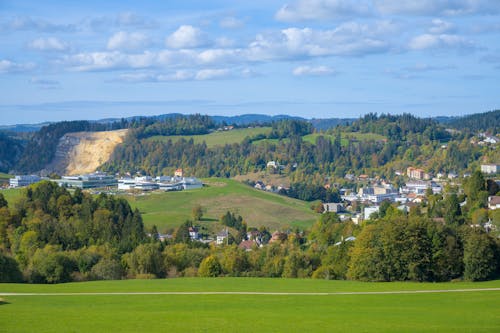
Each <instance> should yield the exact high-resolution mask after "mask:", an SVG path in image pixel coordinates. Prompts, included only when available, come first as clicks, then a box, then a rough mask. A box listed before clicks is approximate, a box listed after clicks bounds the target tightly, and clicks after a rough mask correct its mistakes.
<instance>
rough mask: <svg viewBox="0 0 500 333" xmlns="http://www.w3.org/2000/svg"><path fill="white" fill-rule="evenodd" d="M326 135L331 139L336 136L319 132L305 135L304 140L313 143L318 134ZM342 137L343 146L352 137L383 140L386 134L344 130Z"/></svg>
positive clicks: (362, 139)
mask: <svg viewBox="0 0 500 333" xmlns="http://www.w3.org/2000/svg"><path fill="white" fill-rule="evenodd" d="M320 135H322V136H324V137H325V138H329V139H330V140H331V141H333V140H335V136H333V135H328V134H319V133H314V134H309V135H306V136H304V137H303V140H304V141H306V142H310V143H312V144H315V143H316V138H317V137H318V136H320ZM340 137H341V144H342V145H343V146H347V144H348V143H349V140H348V139H349V138H350V139H355V140H358V141H372V140H375V141H383V140H385V139H386V137H385V136H383V135H380V134H375V133H359V132H342V133H341V134H340Z"/></svg>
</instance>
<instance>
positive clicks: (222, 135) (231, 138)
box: [149, 127, 271, 148]
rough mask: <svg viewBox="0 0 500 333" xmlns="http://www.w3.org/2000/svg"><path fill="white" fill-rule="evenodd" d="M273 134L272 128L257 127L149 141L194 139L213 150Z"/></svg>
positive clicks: (158, 136) (159, 138) (154, 138)
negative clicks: (250, 138) (216, 147)
mask: <svg viewBox="0 0 500 333" xmlns="http://www.w3.org/2000/svg"><path fill="white" fill-rule="evenodd" d="M270 132H271V128H270V127H256V128H241V129H234V130H231V131H221V132H213V133H210V134H205V135H172V136H160V135H157V136H153V137H151V138H149V140H156V141H164V142H166V141H168V140H172V142H176V141H178V140H180V139H186V140H189V139H193V141H194V143H202V142H203V141H205V143H206V144H207V147H208V148H212V147H215V146H222V145H225V144H232V143H240V142H242V141H243V139H245V138H246V137H247V136H248V137H252V136H256V135H258V134H264V135H267V134H269V133H270Z"/></svg>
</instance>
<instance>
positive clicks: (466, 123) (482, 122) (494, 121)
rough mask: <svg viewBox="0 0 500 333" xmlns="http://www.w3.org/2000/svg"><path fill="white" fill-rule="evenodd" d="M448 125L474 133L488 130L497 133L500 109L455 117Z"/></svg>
mask: <svg viewBox="0 0 500 333" xmlns="http://www.w3.org/2000/svg"><path fill="white" fill-rule="evenodd" d="M446 125H447V126H449V127H452V128H456V129H458V130H465V131H468V132H472V133H474V132H488V133H491V134H493V135H495V134H497V133H498V130H499V127H500V110H495V111H490V112H484V113H478V114H472V115H469V116H464V117H458V118H453V119H452V120H450V121H449V122H447V124H446Z"/></svg>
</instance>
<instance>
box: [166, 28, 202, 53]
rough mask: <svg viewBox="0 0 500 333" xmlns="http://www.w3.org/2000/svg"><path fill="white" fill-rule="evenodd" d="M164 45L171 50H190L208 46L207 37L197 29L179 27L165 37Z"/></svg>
mask: <svg viewBox="0 0 500 333" xmlns="http://www.w3.org/2000/svg"><path fill="white" fill-rule="evenodd" d="M165 44H166V45H167V46H168V47H171V48H173V49H190V48H197V47H202V46H206V45H208V44H209V42H208V36H207V35H206V34H205V33H204V32H203V31H202V30H200V29H199V28H196V27H193V26H191V25H181V26H180V27H179V28H178V29H177V30H176V31H174V32H173V33H172V34H171V35H170V36H168V37H167V39H166V41H165Z"/></svg>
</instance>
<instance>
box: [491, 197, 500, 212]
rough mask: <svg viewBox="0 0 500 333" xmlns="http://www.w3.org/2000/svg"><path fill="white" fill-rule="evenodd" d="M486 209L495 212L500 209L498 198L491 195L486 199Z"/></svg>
mask: <svg viewBox="0 0 500 333" xmlns="http://www.w3.org/2000/svg"><path fill="white" fill-rule="evenodd" d="M488 208H489V209H492V210H495V209H499V208H500V196H497V195H493V196H490V197H488Z"/></svg>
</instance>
